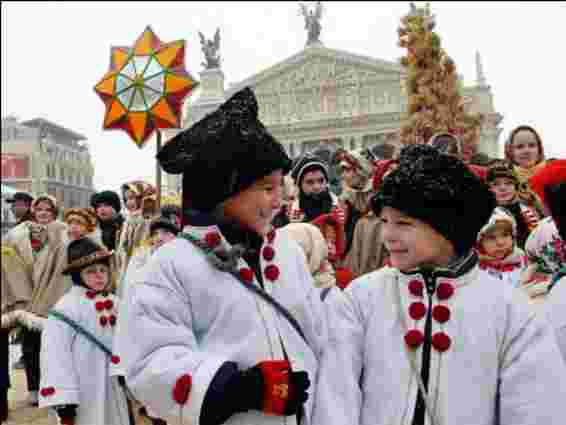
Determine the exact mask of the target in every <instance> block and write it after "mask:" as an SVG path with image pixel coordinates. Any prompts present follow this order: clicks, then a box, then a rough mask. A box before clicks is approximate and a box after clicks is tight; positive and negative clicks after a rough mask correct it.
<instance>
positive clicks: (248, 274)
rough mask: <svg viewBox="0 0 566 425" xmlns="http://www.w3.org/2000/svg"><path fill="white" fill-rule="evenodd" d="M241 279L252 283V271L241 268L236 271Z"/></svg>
mask: <svg viewBox="0 0 566 425" xmlns="http://www.w3.org/2000/svg"><path fill="white" fill-rule="evenodd" d="M238 273H239V274H240V277H241V278H242V280H243V281H244V282H246V283H252V282H253V280H254V272H253V271H252V269H248V268H242V269H240V270H239V271H238Z"/></svg>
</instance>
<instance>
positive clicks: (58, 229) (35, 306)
mask: <svg viewBox="0 0 566 425" xmlns="http://www.w3.org/2000/svg"><path fill="white" fill-rule="evenodd" d="M32 215H33V221H26V222H23V223H21V224H19V225H18V226H16V227H15V228H14V232H12V234H11V238H10V239H9V240H8V241H7V245H8V246H9V247H11V248H13V249H14V252H15V255H17V256H18V257H19V258H20V259H21V261H22V262H23V264H25V267H26V268H27V270H28V272H29V275H30V280H29V282H31V291H32V292H31V300H30V302H29V304H28V305H27V307H26V311H27V312H28V313H31V314H33V315H35V316H39V317H47V312H48V311H49V310H50V309H51V307H52V306H53V305H54V304H55V303H56V302H57V301H58V300H59V299H60V298H61V297H62V296H63V295H64V294H65V292H66V291H67V290H68V289H69V287H70V281H69V280H68V279H65V277H64V276H62V275H61V271H62V269H63V268H64V266H65V259H66V255H65V247H66V243H67V226H66V225H65V223H63V222H61V221H59V220H57V217H58V216H59V208H58V206H57V201H56V200H55V198H53V197H52V196H49V195H41V196H39V197H37V198H36V199H35V201H34V202H33V203H32ZM10 273H12V270H8V275H10ZM9 279H10V282H14V283H17V284H23V283H21V282H16V280H15V279H11V277H10V278H9ZM22 333H23V336H22V353H23V358H24V363H25V371H26V377H27V382H28V390H29V392H30V395H29V398H28V401H29V402H30V403H31V404H32V405H37V391H38V390H39V378H40V366H39V353H40V349H41V332H40V331H39V330H38V329H35V328H33V327H32V328H31V329H30V328H27V327H24V328H23V329H22Z"/></svg>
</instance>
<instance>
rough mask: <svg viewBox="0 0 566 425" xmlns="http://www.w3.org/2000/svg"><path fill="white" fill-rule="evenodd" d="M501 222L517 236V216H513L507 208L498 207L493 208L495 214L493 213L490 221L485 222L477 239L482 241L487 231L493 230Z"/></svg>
mask: <svg viewBox="0 0 566 425" xmlns="http://www.w3.org/2000/svg"><path fill="white" fill-rule="evenodd" d="M500 223H504V224H505V225H506V226H507V227H508V228H509V229H511V233H512V235H513V238H515V237H516V236H517V222H516V221H515V218H513V216H512V215H511V214H510V213H508V212H507V211H506V210H505V209H503V208H501V207H497V208H495V209H494V210H493V214H491V217H490V218H489V221H488V222H487V223H486V224H484V226H483V227H482V228H481V230H480V231H479V233H478V237H477V241H478V242H480V241H481V240H482V238H483V237H484V236H485V234H486V233H488V232H490V231H492V230H493V229H494V228H495V227H496V226H498V225H499V224H500Z"/></svg>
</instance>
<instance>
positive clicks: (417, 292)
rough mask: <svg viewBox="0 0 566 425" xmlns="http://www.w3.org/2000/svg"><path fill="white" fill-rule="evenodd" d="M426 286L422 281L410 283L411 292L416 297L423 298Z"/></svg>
mask: <svg viewBox="0 0 566 425" xmlns="http://www.w3.org/2000/svg"><path fill="white" fill-rule="evenodd" d="M423 291H424V284H423V283H422V282H421V281H420V280H411V281H410V282H409V292H410V293H411V295H414V296H415V297H422V296H423Z"/></svg>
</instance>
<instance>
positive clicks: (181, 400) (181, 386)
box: [173, 374, 193, 404]
mask: <svg viewBox="0 0 566 425" xmlns="http://www.w3.org/2000/svg"><path fill="white" fill-rule="evenodd" d="M192 386H193V378H192V377H191V375H189V374H185V375H181V376H180V377H179V379H177V381H176V382H175V386H174V387H173V400H175V401H176V402H177V403H178V404H185V403H186V402H187V400H188V399H189V394H190V392H191V388H192Z"/></svg>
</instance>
